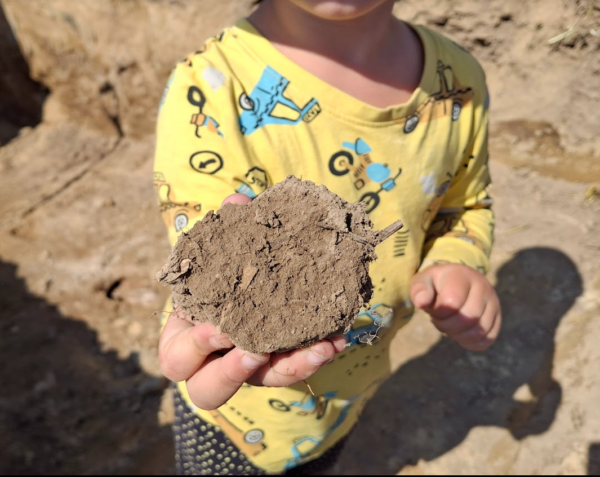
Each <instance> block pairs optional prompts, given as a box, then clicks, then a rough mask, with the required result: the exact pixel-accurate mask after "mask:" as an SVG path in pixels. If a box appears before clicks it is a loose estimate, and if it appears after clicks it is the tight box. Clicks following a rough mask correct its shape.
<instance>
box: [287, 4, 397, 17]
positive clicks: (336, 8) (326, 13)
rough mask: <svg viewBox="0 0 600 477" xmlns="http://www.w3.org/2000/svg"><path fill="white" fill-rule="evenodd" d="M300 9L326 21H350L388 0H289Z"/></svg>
mask: <svg viewBox="0 0 600 477" xmlns="http://www.w3.org/2000/svg"><path fill="white" fill-rule="evenodd" d="M290 1H292V2H293V3H295V4H296V5H298V6H299V7H301V8H302V9H304V10H306V11H309V12H310V13H312V14H313V15H316V16H318V17H320V18H323V19H326V20H352V19H353V18H358V17H361V16H363V15H365V14H367V13H369V12H370V11H371V10H373V9H374V8H375V7H377V6H379V5H381V4H382V3H386V2H387V1H388V0H290Z"/></svg>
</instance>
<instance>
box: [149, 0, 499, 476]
mask: <svg viewBox="0 0 600 477" xmlns="http://www.w3.org/2000/svg"><path fill="white" fill-rule="evenodd" d="M393 4H394V2H393V0H265V1H263V2H261V4H260V6H259V7H258V8H257V9H256V11H255V12H254V13H253V14H252V15H251V16H250V17H249V18H248V19H243V20H241V21H240V22H239V23H238V24H237V25H236V26H235V27H233V28H230V29H227V30H226V31H224V32H223V33H222V34H221V35H220V36H218V37H217V38H213V39H211V40H209V41H208V42H207V43H206V44H205V46H204V48H203V49H202V50H201V51H199V52H197V53H195V54H192V55H190V56H189V57H188V58H187V59H186V60H185V61H184V62H183V63H181V64H180V65H178V66H177V68H176V69H175V71H174V73H173V75H172V76H171V79H170V80H169V86H168V88H167V91H166V92H165V95H164V97H163V101H162V104H161V109H160V112H159V120H158V133H157V151H156V168H155V180H156V187H157V190H158V194H159V198H160V207H161V212H162V214H163V218H164V219H165V221H166V223H167V226H168V229H169V237H170V239H171V242H172V243H174V242H175V241H176V239H177V237H178V235H179V234H180V233H181V232H182V231H185V230H188V229H189V228H190V227H191V226H192V225H193V223H194V222H195V221H197V220H199V219H200V218H201V217H203V216H204V214H205V213H206V212H207V211H209V210H217V209H218V208H219V207H220V205H221V203H222V201H223V200H224V199H225V198H227V201H228V202H232V203H234V204H244V203H247V202H249V201H250V200H251V199H252V198H254V197H256V196H257V195H258V194H260V193H261V192H263V191H264V190H265V189H266V188H267V187H268V186H269V185H272V184H274V183H277V182H279V181H281V180H283V179H284V178H285V177H286V176H287V175H295V176H297V177H301V178H302V179H308V180H311V181H313V182H316V183H322V184H325V185H326V186H327V187H328V188H329V189H330V190H332V191H333V192H335V193H337V194H339V195H340V196H341V197H343V198H345V199H346V200H348V201H352V202H358V201H364V202H365V206H366V208H367V211H368V212H369V215H370V217H371V219H372V221H373V223H374V224H375V228H376V229H381V228H383V227H385V226H387V225H389V224H390V223H391V222H393V221H395V220H397V219H400V220H402V221H403V222H404V228H403V229H402V230H401V231H400V232H398V233H397V234H396V236H395V237H394V239H390V240H388V241H387V242H385V243H384V244H383V245H381V246H379V247H378V249H377V255H378V257H379V258H378V260H377V261H376V262H374V263H373V264H372V265H371V276H372V279H373V283H374V286H375V291H374V297H373V300H372V302H371V303H372V305H373V306H372V307H371V308H370V309H369V310H365V311H364V312H361V313H360V315H359V316H358V318H357V321H356V324H355V325H354V327H353V329H352V330H351V331H350V332H349V333H348V334H347V335H346V336H345V337H337V338H332V339H330V340H325V341H322V342H320V343H317V344H314V345H313V346H311V347H310V348H307V349H301V350H296V351H293V352H291V353H286V354H284V355H274V356H268V355H263V356H257V355H252V354H250V353H246V352H243V351H241V350H239V349H236V348H233V349H232V344H231V342H230V341H229V339H228V337H227V336H225V335H218V334H216V329H215V327H214V326H212V325H210V324H201V325H198V326H192V325H190V324H189V323H188V322H187V321H185V320H184V319H182V317H181V316H180V314H179V312H177V311H176V312H174V313H172V314H171V316H170V317H169V319H168V321H167V323H166V325H165V328H164V330H163V333H162V336H161V342H160V346H159V354H160V360H161V365H162V368H163V371H164V373H165V375H166V376H167V377H169V378H170V379H172V380H173V381H177V382H179V384H178V388H177V389H178V391H177V393H176V407H177V412H176V421H175V425H174V430H175V440H176V449H177V465H178V472H179V473H184V474H193V473H201V474H213V475H214V474H254V475H256V474H263V473H265V472H266V473H281V472H283V471H285V470H290V469H293V468H294V467H297V466H298V465H302V464H305V463H306V462H308V461H312V460H315V459H316V460H315V461H314V463H313V469H316V470H317V471H322V470H323V467H324V466H325V464H327V463H329V462H331V461H332V459H333V458H334V457H335V453H336V452H337V451H338V450H339V448H340V445H341V444H340V443H341V442H343V439H344V437H345V436H347V435H348V434H349V432H350V431H351V429H352V427H353V426H354V424H355V423H356V421H357V419H358V416H359V414H360V413H361V411H362V409H363V407H364V406H365V404H366V402H367V401H368V399H369V398H370V397H371V396H372V395H373V394H374V393H375V391H376V389H377V386H378V385H379V384H380V383H381V382H382V381H383V380H384V379H385V378H386V377H387V376H388V375H389V374H390V372H391V371H390V364H389V356H388V355H389V344H390V341H391V339H392V337H393V336H394V334H395V333H396V332H397V331H398V330H399V329H400V328H401V327H402V326H404V325H405V324H406V323H407V321H408V320H409V319H410V317H411V316H412V313H413V309H414V307H417V308H421V309H424V310H425V311H426V312H428V313H429V314H430V315H431V317H432V321H433V324H434V325H435V326H436V327H437V328H438V329H439V330H440V331H441V332H443V333H445V334H446V335H447V336H449V337H450V338H452V339H454V340H456V341H457V342H458V343H459V344H461V345H462V346H464V347H466V348H468V349H471V350H483V349H485V348H487V347H488V346H490V345H491V344H492V343H493V342H494V340H495V339H496V337H497V336H498V333H499V329H500V323H501V317H500V311H499V302H498V298H497V296H496V294H495V292H494V290H493V288H492V287H491V285H490V284H489V282H488V281H487V279H486V278H485V277H484V275H483V274H484V273H485V272H486V271H487V269H488V256H489V253H490V249H491V243H492V230H493V224H494V219H493V214H492V212H491V210H490V203H491V199H490V198H489V196H488V194H487V192H486V187H487V186H488V185H489V183H490V178H489V171H488V151H487V124H488V106H489V96H488V92H487V88H486V85H485V77H484V73H483V71H482V70H481V67H480V66H479V64H478V63H477V61H476V60H475V59H474V58H473V57H472V56H470V55H469V54H468V53H467V52H466V51H464V50H463V49H461V48H460V47H459V46H457V45H456V44H454V43H452V42H451V41H449V40H447V39H445V38H444V37H442V36H440V35H438V34H436V33H433V32H431V31H429V30H428V29H426V28H424V27H421V26H412V25H408V24H407V23H404V22H402V21H400V20H398V19H396V18H395V17H394V16H393V15H392V8H393ZM236 192H237V194H234V193H236ZM232 194H233V195H232ZM228 196H230V197H228ZM240 206H243V205H240ZM413 305H414V306H413ZM224 350H227V351H228V352H227V353H224V352H223V351H224ZM303 381H305V382H303ZM307 384H308V385H310V388H311V389H312V391H313V392H314V395H313V394H312V393H311V392H310V391H309V388H308V386H307ZM260 386H262V387H260ZM301 469H302V472H303V473H309V472H310V471H311V470H310V469H308V468H307V467H304V466H302V467H301Z"/></svg>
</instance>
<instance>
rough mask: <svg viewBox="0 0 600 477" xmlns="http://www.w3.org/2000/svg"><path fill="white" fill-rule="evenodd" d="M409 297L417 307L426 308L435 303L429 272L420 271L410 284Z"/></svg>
mask: <svg viewBox="0 0 600 477" xmlns="http://www.w3.org/2000/svg"><path fill="white" fill-rule="evenodd" d="M410 297H411V300H412V302H413V304H414V305H415V306H416V307H417V308H421V309H427V308H429V307H430V306H432V305H433V303H435V288H434V286H433V280H432V278H431V275H430V274H429V273H425V272H421V273H419V274H418V275H416V276H415V277H414V278H413V280H412V281H411V284H410Z"/></svg>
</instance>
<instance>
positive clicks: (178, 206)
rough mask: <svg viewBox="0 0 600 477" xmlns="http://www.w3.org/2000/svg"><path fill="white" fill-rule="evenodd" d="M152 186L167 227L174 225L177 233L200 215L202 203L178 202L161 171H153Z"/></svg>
mask: <svg viewBox="0 0 600 477" xmlns="http://www.w3.org/2000/svg"><path fill="white" fill-rule="evenodd" d="M154 188H155V191H156V195H157V196H158V206H159V211H160V213H161V214H162V217H163V220H164V222H165V223H166V224H167V227H175V231H176V232H178V233H179V232H181V231H182V230H184V229H186V228H187V227H188V225H190V223H191V222H192V221H194V219H197V218H199V217H200V215H201V211H202V205H201V204H200V203H198V202H178V201H177V199H176V197H175V194H174V192H173V191H172V190H171V185H170V184H169V183H167V181H166V179H165V176H164V174H162V173H161V172H155V173H154Z"/></svg>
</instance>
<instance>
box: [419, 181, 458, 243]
mask: <svg viewBox="0 0 600 477" xmlns="http://www.w3.org/2000/svg"><path fill="white" fill-rule="evenodd" d="M446 176H447V177H448V179H447V180H445V181H444V182H442V183H441V184H440V185H439V186H438V187H437V188H436V189H435V197H434V198H433V200H432V201H431V202H430V203H429V205H428V206H427V209H426V210H425V212H423V218H422V219H421V229H422V230H423V232H427V229H428V228H429V226H430V224H431V222H432V221H433V219H434V218H435V216H436V215H437V213H438V210H439V209H440V206H441V205H442V202H443V201H444V196H445V195H446V192H448V189H449V188H450V184H451V183H452V179H453V175H452V174H450V173H449V172H448V173H447V174H446Z"/></svg>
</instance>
